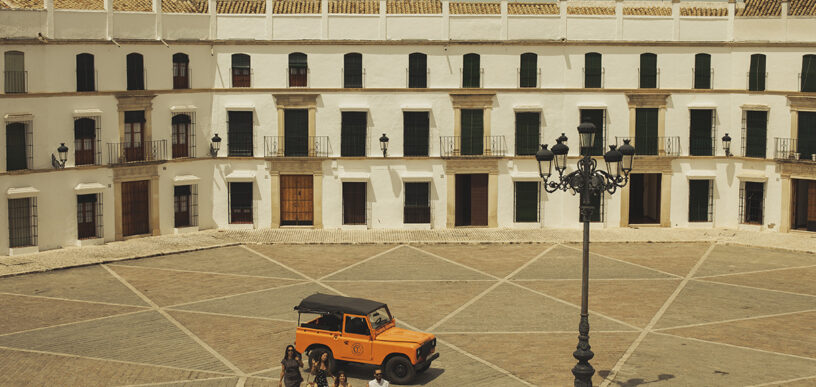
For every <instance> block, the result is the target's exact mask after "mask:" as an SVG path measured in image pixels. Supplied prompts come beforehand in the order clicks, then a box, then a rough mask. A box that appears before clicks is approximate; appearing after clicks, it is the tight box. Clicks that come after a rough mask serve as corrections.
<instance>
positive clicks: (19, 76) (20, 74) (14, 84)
mask: <svg viewBox="0 0 816 387" xmlns="http://www.w3.org/2000/svg"><path fill="white" fill-rule="evenodd" d="M4 78H5V79H4V81H5V83H4V85H5V92H6V93H8V94H11V93H28V71H5V77H4Z"/></svg>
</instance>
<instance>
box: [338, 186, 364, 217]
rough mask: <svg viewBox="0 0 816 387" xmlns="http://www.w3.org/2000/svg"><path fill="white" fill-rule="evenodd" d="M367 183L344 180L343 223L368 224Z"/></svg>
mask: <svg viewBox="0 0 816 387" xmlns="http://www.w3.org/2000/svg"><path fill="white" fill-rule="evenodd" d="M366 209H367V204H366V183H364V182H343V224H366V212H367V211H366Z"/></svg>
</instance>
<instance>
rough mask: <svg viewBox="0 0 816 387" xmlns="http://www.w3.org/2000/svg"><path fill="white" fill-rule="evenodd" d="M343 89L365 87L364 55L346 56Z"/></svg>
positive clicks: (352, 54) (344, 59)
mask: <svg viewBox="0 0 816 387" xmlns="http://www.w3.org/2000/svg"><path fill="white" fill-rule="evenodd" d="M343 87H345V88H361V87H363V55H362V54H358V53H350V54H346V55H345V56H344V57H343Z"/></svg>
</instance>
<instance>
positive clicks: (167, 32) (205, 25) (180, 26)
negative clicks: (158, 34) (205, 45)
mask: <svg viewBox="0 0 816 387" xmlns="http://www.w3.org/2000/svg"><path fill="white" fill-rule="evenodd" d="M162 30H163V32H162V37H163V38H164V39H172V40H175V39H194V40H205V39H208V38H209V37H210V16H209V15H187V14H174V13H165V14H163V15H162Z"/></svg>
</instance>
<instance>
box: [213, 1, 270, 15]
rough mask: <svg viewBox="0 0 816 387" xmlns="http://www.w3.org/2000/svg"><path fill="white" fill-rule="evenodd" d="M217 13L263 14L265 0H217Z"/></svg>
mask: <svg viewBox="0 0 816 387" xmlns="http://www.w3.org/2000/svg"><path fill="white" fill-rule="evenodd" d="M215 11H216V12H217V13H244V14H265V13H266V1H264V0H217V1H216V3H215Z"/></svg>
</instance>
